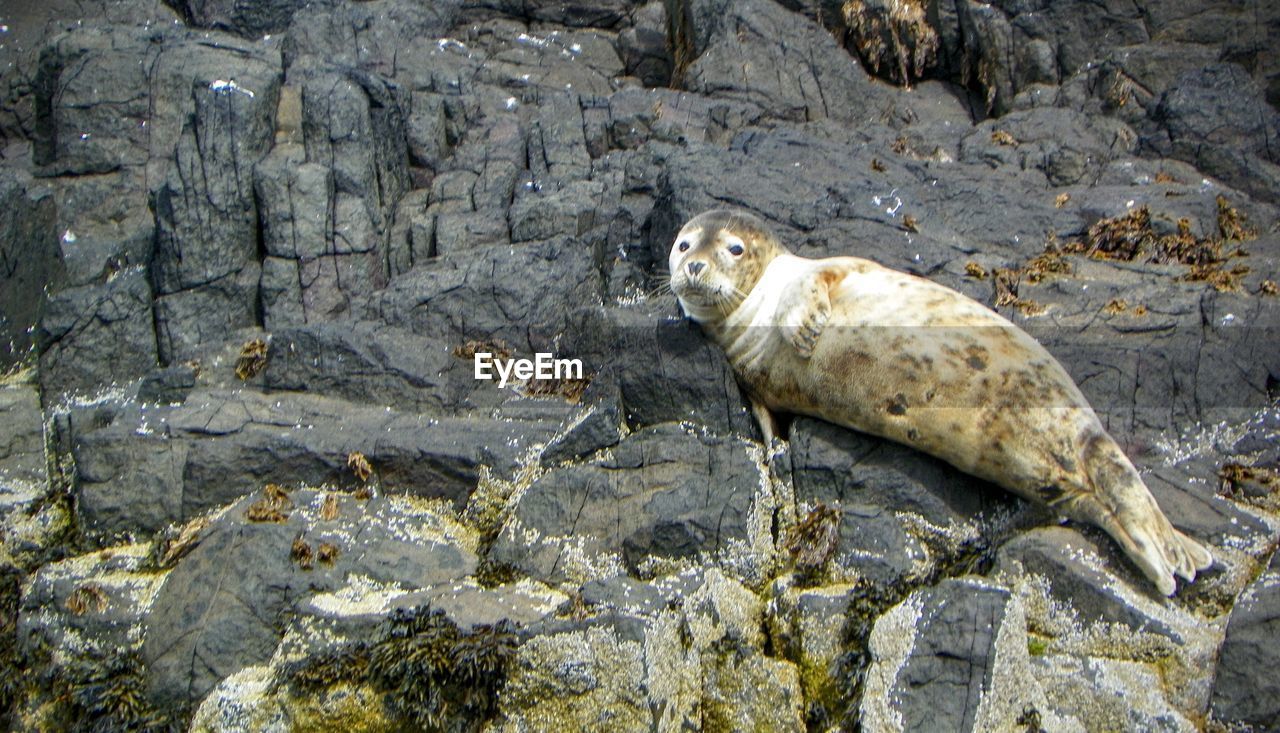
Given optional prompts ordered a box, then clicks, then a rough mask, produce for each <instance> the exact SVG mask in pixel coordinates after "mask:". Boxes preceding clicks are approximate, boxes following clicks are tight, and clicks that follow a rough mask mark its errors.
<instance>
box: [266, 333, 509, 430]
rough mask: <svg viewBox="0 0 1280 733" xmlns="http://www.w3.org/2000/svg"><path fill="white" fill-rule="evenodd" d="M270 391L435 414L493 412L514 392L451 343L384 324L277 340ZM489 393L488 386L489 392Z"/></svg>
mask: <svg viewBox="0 0 1280 733" xmlns="http://www.w3.org/2000/svg"><path fill="white" fill-rule="evenodd" d="M271 343H272V349H273V352H274V353H273V355H272V358H271V361H270V362H269V363H268V365H267V369H266V370H265V371H264V375H265V381H264V385H265V386H266V387H267V389H271V390H283V391H289V392H311V393H315V394H323V395H327V396H330V397H337V398H342V399H345V400H350V401H352V402H356V403H359V404H366V405H387V406H392V407H396V408H397V409H402V410H403V409H412V410H414V411H416V412H422V413H428V414H433V415H447V414H457V413H459V412H463V411H464V410H465V409H466V408H472V409H474V408H477V407H493V406H494V405H496V404H497V403H499V402H500V401H502V400H503V399H504V398H505V395H507V394H510V393H509V392H507V391H505V390H499V389H497V388H496V387H495V386H494V385H491V384H486V383H484V382H478V381H476V378H475V367H474V365H473V362H472V360H471V359H464V358H460V357H458V356H454V354H453V353H452V352H453V350H454V349H456V348H458V347H461V346H463V345H464V344H463V343H462V342H457V343H452V344H449V343H443V342H441V341H438V340H436V339H434V338H431V337H428V336H424V335H419V334H418V333H413V332H411V331H408V330H405V329H401V328H393V327H387V326H383V325H381V324H377V323H367V322H357V323H350V322H347V323H343V324H340V325H339V324H319V325H314V326H307V327H303V328H290V329H282V330H279V331H276V332H275V333H274V334H272V339H271ZM486 387H488V388H487V389H486Z"/></svg>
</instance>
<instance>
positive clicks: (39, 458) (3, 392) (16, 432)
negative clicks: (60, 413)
mask: <svg viewBox="0 0 1280 733" xmlns="http://www.w3.org/2000/svg"><path fill="white" fill-rule="evenodd" d="M44 478H45V458H44V419H43V416H42V415H41V413H40V394H39V393H38V392H37V391H36V389H35V387H34V386H31V385H24V384H12V385H4V386H0V481H3V482H4V483H5V484H6V485H7V484H9V482H32V483H38V482H41V481H42V480H43V479H44Z"/></svg>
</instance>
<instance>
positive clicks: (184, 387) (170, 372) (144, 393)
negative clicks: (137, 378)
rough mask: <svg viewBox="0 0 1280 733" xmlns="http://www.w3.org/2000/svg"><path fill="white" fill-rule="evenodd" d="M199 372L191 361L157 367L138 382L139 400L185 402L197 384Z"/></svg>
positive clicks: (168, 402)
mask: <svg viewBox="0 0 1280 733" xmlns="http://www.w3.org/2000/svg"><path fill="white" fill-rule="evenodd" d="M198 372H199V370H198V369H196V367H195V366H194V365H193V364H191V363H185V364H175V365H174V366H171V367H165V368H164V369H157V370H155V371H153V372H151V373H150V374H148V375H147V376H145V377H143V378H142V381H141V382H139V383H138V401H139V402H156V403H160V404H170V405H172V404H178V403H181V402H185V401H186V399H187V395H188V394H190V393H191V390H192V389H194V388H195V386H196V378H197V377H198V376H199V374H198Z"/></svg>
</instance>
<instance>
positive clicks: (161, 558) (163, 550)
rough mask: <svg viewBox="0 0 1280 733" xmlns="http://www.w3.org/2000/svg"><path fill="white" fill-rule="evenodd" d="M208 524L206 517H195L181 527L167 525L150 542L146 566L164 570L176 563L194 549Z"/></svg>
mask: <svg viewBox="0 0 1280 733" xmlns="http://www.w3.org/2000/svg"><path fill="white" fill-rule="evenodd" d="M208 526H209V518H208V517H197V518H196V519H193V520H191V521H190V522H187V523H186V524H185V525H183V526H182V527H176V526H172V525H171V526H169V527H166V528H165V529H162V530H160V532H159V534H158V535H157V536H156V539H155V541H154V542H152V544H151V553H150V554H149V555H148V556H147V566H148V567H150V568H152V569H155V570H165V569H167V568H171V567H173V566H174V565H176V564H177V563H178V561H179V560H181V559H182V558H183V557H184V556H186V554H187V553H188V552H191V550H193V549H195V546H196V545H198V544H200V540H201V539H202V537H201V534H202V533H203V532H204V530H205V529H206V528H208Z"/></svg>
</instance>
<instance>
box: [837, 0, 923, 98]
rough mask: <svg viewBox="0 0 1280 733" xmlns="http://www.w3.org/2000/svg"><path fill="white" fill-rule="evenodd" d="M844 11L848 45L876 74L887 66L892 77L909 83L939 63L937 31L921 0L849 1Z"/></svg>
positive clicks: (886, 68)
mask: <svg viewBox="0 0 1280 733" xmlns="http://www.w3.org/2000/svg"><path fill="white" fill-rule="evenodd" d="M841 11H842V15H843V16H844V23H845V26H846V28H847V29H848V31H847V32H848V36H847V41H846V45H852V46H853V47H854V49H855V50H856V51H857V52H858V55H859V56H860V57H861V58H862V60H863V62H865V63H866V64H867V66H869V67H870V68H871V71H872V72H873V73H875V74H877V75H879V74H880V69H881V67H884V68H885V72H886V73H887V75H888V77H889V78H890V79H892V80H893V81H895V82H897V83H899V84H902V85H903V86H910V85H911V83H912V82H913V81H915V80H917V79H920V78H923V76H924V74H925V72H927V71H928V70H929V69H930V68H932V67H933V66H934V64H935V63H936V61H937V57H938V34H937V33H936V32H935V31H934V30H933V27H932V26H930V25H929V21H928V20H927V18H926V16H925V6H924V3H923V2H921V0H848V2H846V3H845V4H844V5H843V6H842V7H841Z"/></svg>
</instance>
